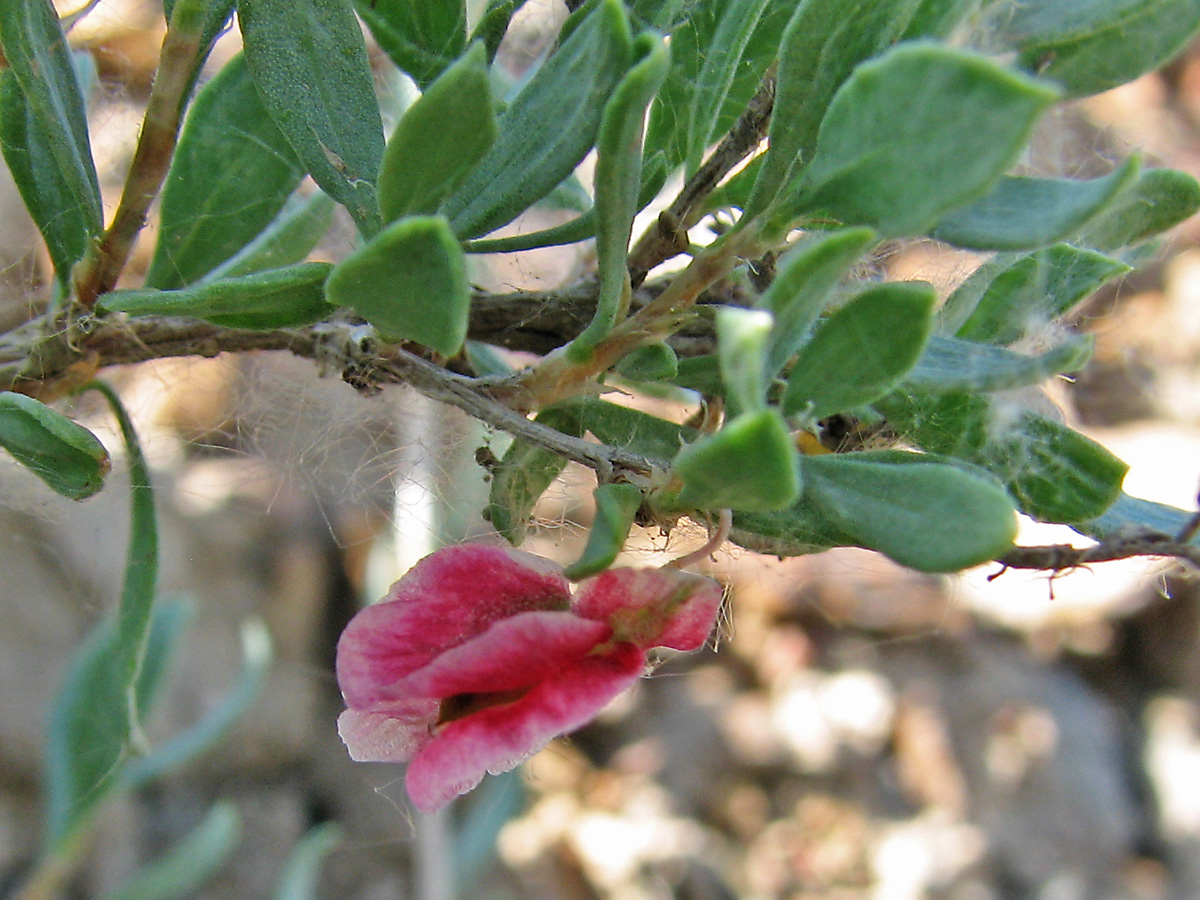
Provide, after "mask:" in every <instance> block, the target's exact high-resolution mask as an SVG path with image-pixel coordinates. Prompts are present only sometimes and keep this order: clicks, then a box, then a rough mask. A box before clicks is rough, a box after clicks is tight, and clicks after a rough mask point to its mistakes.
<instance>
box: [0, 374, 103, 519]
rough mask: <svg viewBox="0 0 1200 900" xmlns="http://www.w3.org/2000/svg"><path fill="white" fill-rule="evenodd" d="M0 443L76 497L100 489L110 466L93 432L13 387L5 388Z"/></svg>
mask: <svg viewBox="0 0 1200 900" xmlns="http://www.w3.org/2000/svg"><path fill="white" fill-rule="evenodd" d="M0 447H3V448H4V449H5V450H7V451H8V452H9V453H11V454H12V455H13V457H14V458H15V459H16V460H17V462H19V463H21V464H22V465H24V466H26V467H27V468H28V469H29V470H30V471H31V472H33V473H34V474H35V475H37V476H38V477H39V478H40V479H42V481H44V482H46V484H47V485H49V486H50V487H51V488H53V489H54V490H55V491H57V492H58V493H59V494H62V495H63V496H64V497H70V498H71V499H72V500H83V499H86V498H87V497H90V496H92V495H93V494H94V493H96V492H97V491H98V490H100V488H102V487H103V486H104V476H105V475H107V474H108V470H109V467H110V465H111V463H110V461H109V458H108V451H107V450H105V449H104V445H103V444H101V443H100V441H99V440H98V439H97V438H96V436H95V435H94V434H92V433H91V432H90V431H88V430H87V429H86V428H84V427H83V426H82V425H80V424H78V423H77V422H73V421H72V420H71V419H68V418H67V417H66V416H64V415H63V414H62V413H60V412H57V411H55V410H53V409H51V408H50V407H49V406H47V405H46V404H44V403H42V402H41V401H40V400H34V399H33V398H32V397H26V396H25V395H24V394H17V393H14V392H13V391H3V392H0Z"/></svg>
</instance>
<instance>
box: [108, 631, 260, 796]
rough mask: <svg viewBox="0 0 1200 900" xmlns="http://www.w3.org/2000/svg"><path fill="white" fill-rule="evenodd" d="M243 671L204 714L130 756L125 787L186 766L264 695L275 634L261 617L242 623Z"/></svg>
mask: <svg viewBox="0 0 1200 900" xmlns="http://www.w3.org/2000/svg"><path fill="white" fill-rule="evenodd" d="M241 638H242V658H243V660H244V662H243V664H242V671H241V673H240V674H239V675H238V679H237V681H236V682H235V683H234V685H233V687H232V688H231V689H230V690H229V693H228V694H226V695H225V696H224V697H223V698H221V700H220V702H219V703H217V705H216V706H214V707H213V708H212V709H210V710H209V711H208V712H206V713H205V715H204V716H203V718H201V719H200V720H199V721H198V722H196V723H194V724H193V725H191V726H190V727H189V728H187V729H186V730H185V731H183V732H182V733H180V734H177V735H175V736H174V737H172V738H170V739H169V740H167V741H166V742H165V743H163V744H162V745H161V746H159V747H155V748H154V749H153V750H151V751H149V752H148V753H145V754H144V755H142V756H139V757H137V758H136V759H132V760H130V761H129V762H128V763H127V764H126V766H125V769H124V771H123V772H122V773H121V783H122V784H123V786H125V787H130V788H133V787H139V786H141V785H145V784H148V783H149V782H151V781H154V780H156V779H158V778H160V777H162V776H163V775H166V774H169V773H171V772H174V771H176V770H178V769H180V768H182V767H183V766H184V765H186V764H187V763H189V762H191V761H192V760H194V759H196V758H197V757H199V756H201V755H202V754H204V753H206V752H208V751H209V750H211V749H212V748H214V747H215V746H217V745H218V744H219V743H220V742H221V741H222V740H223V739H224V738H225V737H226V736H227V735H228V734H229V732H230V730H231V729H232V728H233V726H234V725H235V724H236V723H237V721H238V719H240V718H241V717H242V716H243V715H244V714H245V713H246V711H247V710H249V709H250V708H251V707H252V706H253V705H254V702H255V701H256V700H257V699H258V698H259V697H260V696H261V694H262V687H263V684H264V682H265V681H266V676H267V672H268V670H269V669H270V666H271V638H270V635H269V634H268V632H267V629H266V626H265V625H264V624H263V623H262V622H261V621H259V620H258V619H249V620H247V621H246V622H243V623H242V634H241Z"/></svg>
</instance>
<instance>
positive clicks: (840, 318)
mask: <svg viewBox="0 0 1200 900" xmlns="http://www.w3.org/2000/svg"><path fill="white" fill-rule="evenodd" d="M936 303H937V294H936V292H935V291H934V289H933V288H932V287H931V286H930V285H928V284H925V283H923V282H913V281H897V282H891V283H888V284H881V285H879V286H877V287H873V288H868V289H867V290H865V291H863V292H862V293H860V294H858V296H856V297H855V298H854V299H852V300H851V301H850V302H849V303H847V304H846V305H845V306H843V307H841V308H840V309H838V310H837V311H835V312H834V313H832V314H831V315H830V316H829V317H828V318H826V319H825V320H823V321H822V322H821V324H820V325H818V326H817V328H816V330H815V331H814V332H813V335H812V339H811V340H810V341H809V342H808V343H807V344H805V345H804V346H803V347H801V348H800V352H799V354H797V356H796V363H795V365H794V366H793V367H792V372H791V375H789V376H788V384H787V390H786V391H785V392H784V395H783V409H784V411H785V412H787V413H788V414H796V413H800V414H803V415H804V416H805V418H806V419H808V420H810V421H814V422H815V421H817V420H819V419H823V418H824V417H825V416H828V415H831V414H832V413H835V412H841V411H843V410H846V409H850V408H852V407H855V406H861V405H862V404H864V403H869V402H871V401H872V400H874V399H876V398H877V397H881V396H883V395H884V394H886V393H887V392H888V391H890V390H891V389H892V388H893V387H895V386H896V385H897V384H898V383H899V382H900V381H901V379H903V378H904V376H905V374H907V372H908V371H909V370H910V369H911V368H912V367H913V366H914V365H916V362H917V360H918V359H919V358H920V356H921V351H922V350H923V349H924V347H925V343H926V341H928V340H929V335H930V334H931V332H932V331H933V310H934V306H935V305H936Z"/></svg>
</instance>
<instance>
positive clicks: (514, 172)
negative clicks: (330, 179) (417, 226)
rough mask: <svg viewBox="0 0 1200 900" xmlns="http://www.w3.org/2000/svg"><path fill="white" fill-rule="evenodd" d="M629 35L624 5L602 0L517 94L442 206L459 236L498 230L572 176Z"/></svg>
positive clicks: (619, 69)
mask: <svg viewBox="0 0 1200 900" xmlns="http://www.w3.org/2000/svg"><path fill="white" fill-rule="evenodd" d="M631 40H632V38H631V37H630V34H629V22H628V20H627V19H626V16H625V9H624V6H623V5H622V4H621V3H620V2H619V0H601V2H599V3H598V4H597V6H596V7H595V9H594V10H593V11H592V13H591V14H590V15H589V16H588V17H587V19H586V20H584V22H583V23H582V24H581V25H579V26H578V27H577V28H576V29H575V30H574V31H573V32H572V33H571V35H570V37H568V38H567V39H566V40H565V41H564V42H563V44H562V46H561V47H559V48H558V51H557V52H556V53H555V54H554V55H553V56H551V57H550V58H549V59H548V60H547V61H546V62H545V63H544V64H543V65H542V67H541V68H540V69H538V71H537V73H536V74H535V75H534V76H533V77H532V78H531V79H530V80H529V83H528V84H526V85H525V87H524V88H523V89H522V90H521V92H520V93H519V94H517V96H516V97H515V98H513V101H512V103H511V104H510V105H509V107H508V108H507V109H506V110H505V111H504V113H503V114H502V115H501V116H500V117H499V120H498V127H499V134H498V136H497V138H496V142H495V143H494V144H493V145H492V149H491V150H490V151H489V152H488V154H487V155H486V156H485V157H484V158H483V160H482V161H481V162H480V164H479V165H478V166H476V167H475V169H474V170H473V171H472V172H471V174H470V175H468V176H467V177H466V179H465V180H464V181H463V182H462V183H461V184H460V185H459V186H458V188H457V189H456V190H455V191H454V193H452V194H451V195H450V197H448V198H447V200H446V202H445V204H444V205H443V207H442V212H443V213H444V214H445V215H446V217H447V218H448V219H449V220H450V223H451V225H452V226H453V228H454V233H455V234H457V235H458V236H459V237H461V238H473V237H479V236H480V235H482V234H486V233H487V232H489V231H494V230H495V229H497V228H499V227H500V226H501V225H504V224H507V223H508V222H511V221H512V220H513V219H515V218H516V217H517V216H519V215H520V214H521V213H522V212H524V211H525V210H526V209H528V208H529V207H530V206H532V205H533V204H534V203H536V202H537V201H538V200H540V199H542V198H543V197H545V196H546V195H547V194H549V193H550V192H551V191H552V190H553V189H554V188H555V187H556V186H558V184H559V183H560V182H562V181H563V179H565V178H566V177H567V176H568V175H570V174H571V172H572V171H573V170H574V169H575V167H576V166H577V165H579V163H580V162H581V161H582V160H583V158H584V157H585V156H586V155H587V153H588V151H589V150H590V149H591V148H592V144H593V143H594V142H595V140H596V133H597V131H598V130H599V128H600V119H601V116H602V114H603V109H604V104H605V102H606V100H607V99H608V97H609V95H610V94H611V93H612V90H613V88H615V87H616V85H617V83H618V82H619V81H620V79H621V77H622V76H623V75H624V74H625V70H626V68H627V67H628V65H629V57H630V52H631V51H630V43H631Z"/></svg>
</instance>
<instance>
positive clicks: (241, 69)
mask: <svg viewBox="0 0 1200 900" xmlns="http://www.w3.org/2000/svg"><path fill="white" fill-rule="evenodd" d="M303 177H304V166H303V164H302V163H301V162H300V160H299V159H298V158H297V157H296V154H295V152H293V150H292V147H291V144H289V143H288V141H287V139H286V138H285V137H284V136H283V133H282V132H280V130H279V129H278V128H277V127H276V126H275V123H274V122H273V121H272V119H271V117H270V116H269V115H268V114H267V111H266V109H265V108H264V107H263V104H262V101H261V100H259V97H258V91H257V90H256V89H255V87H254V82H253V81H252V80H251V78H250V70H249V68H248V67H247V65H246V60H245V57H244V56H240V55H239V56H237V57H235V58H234V59H233V60H231V61H230V62H229V63H227V64H226V65H225V66H224V68H222V69H221V71H220V72H218V73H217V75H216V76H215V77H214V78H213V79H212V80H211V81H209V82H208V84H206V85H205V86H204V88H203V89H202V90H201V91H200V93H199V94H198V95H197V96H196V100H195V102H194V103H193V104H192V108H191V110H190V112H189V113H188V118H187V122H186V123H185V124H184V127H183V131H182V133H181V134H180V137H179V145H178V147H177V148H176V151H175V155H174V157H173V158H172V161H171V171H170V173H169V174H168V175H167V180H166V184H165V185H164V187H163V197H162V215H161V220H160V224H159V235H158V243H157V244H156V245H155V248H154V258H153V260H152V261H151V263H150V271H149V272H148V273H147V274H146V287H152V288H160V289H163V290H169V289H171V288H178V287H182V286H184V285H187V284H191V283H192V282H195V281H197V280H199V279H200V278H201V277H202V276H203V275H205V274H207V273H208V272H210V271H211V270H212V269H214V268H216V267H217V266H218V265H220V264H221V263H224V262H225V261H226V260H228V259H229V258H230V257H232V256H234V255H235V254H236V253H238V252H239V251H240V250H242V249H243V248H244V247H245V246H246V244H248V243H249V242H250V241H251V240H253V239H254V238H255V237H256V236H257V235H258V234H259V233H260V232H262V231H263V229H264V228H266V227H267V226H268V225H269V224H270V223H271V221H272V220H273V219H275V217H276V216H277V215H278V214H279V211H280V210H281V209H282V208H283V206H284V204H285V203H286V202H287V200H288V198H289V197H290V196H291V195H292V192H293V191H294V190H295V189H296V186H297V185H298V184H299V183H300V179H301V178H303Z"/></svg>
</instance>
